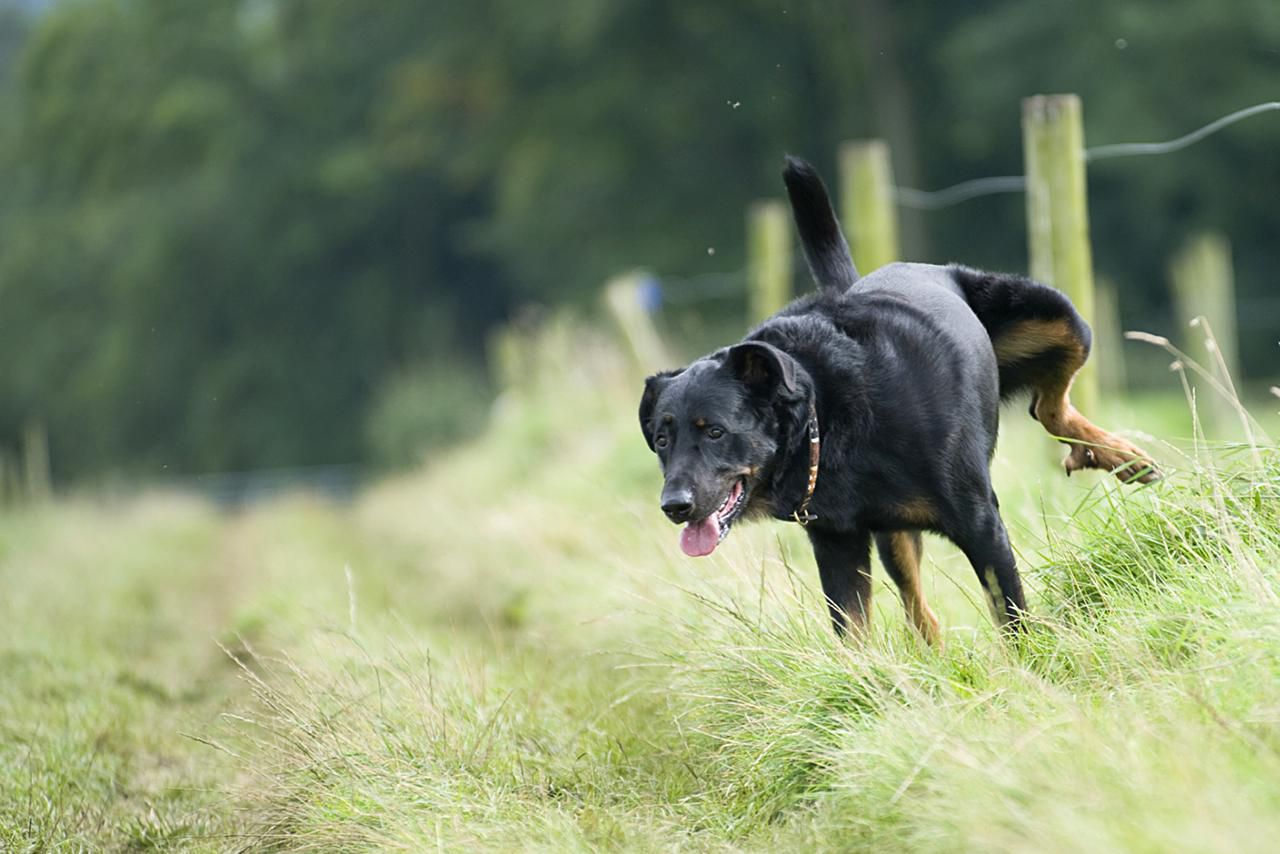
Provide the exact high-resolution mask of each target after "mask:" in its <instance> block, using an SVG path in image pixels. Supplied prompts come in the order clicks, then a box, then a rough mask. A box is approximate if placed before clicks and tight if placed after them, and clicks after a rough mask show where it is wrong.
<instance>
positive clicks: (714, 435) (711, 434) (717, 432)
mask: <svg viewBox="0 0 1280 854" xmlns="http://www.w3.org/2000/svg"><path fill="white" fill-rule="evenodd" d="M723 435H724V430H723V429H722V428H720V427H712V428H710V429H708V430H707V438H708V439H719V438H720V437H721V436H723Z"/></svg>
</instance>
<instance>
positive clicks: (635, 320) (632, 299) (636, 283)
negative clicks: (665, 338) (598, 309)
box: [604, 271, 672, 373]
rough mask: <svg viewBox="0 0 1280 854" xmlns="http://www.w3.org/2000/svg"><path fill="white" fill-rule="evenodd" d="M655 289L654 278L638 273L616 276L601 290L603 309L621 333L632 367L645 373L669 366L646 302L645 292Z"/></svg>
mask: <svg viewBox="0 0 1280 854" xmlns="http://www.w3.org/2000/svg"><path fill="white" fill-rule="evenodd" d="M654 286H655V285H654V282H653V277H652V276H650V275H649V274H647V273H644V272H641V271H634V272H631V273H624V274H622V275H620V276H615V277H614V278H612V279H610V280H609V281H608V282H607V283H606V284H605V286H604V304H605V308H606V309H607V310H608V312H609V316H610V317H612V318H613V321H614V323H615V324H616V325H617V327H618V330H619V331H620V332H621V333H622V338H623V340H624V341H625V342H626V345H627V354H628V356H629V357H630V360H631V363H632V365H633V366H635V367H637V368H639V369H640V370H641V371H643V372H645V373H649V372H652V371H656V370H660V369H662V368H669V367H671V366H672V359H671V356H670V354H668V352H667V348H666V346H665V345H663V343H662V337H661V336H660V335H659V334H658V329H657V327H655V326H654V325H653V318H652V317H651V316H650V312H649V307H648V302H647V300H646V288H652V287H654Z"/></svg>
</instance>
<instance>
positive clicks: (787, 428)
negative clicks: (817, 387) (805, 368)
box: [769, 384, 822, 525]
mask: <svg viewBox="0 0 1280 854" xmlns="http://www.w3.org/2000/svg"><path fill="white" fill-rule="evenodd" d="M805 397H806V400H805V402H804V404H802V405H795V404H793V407H794V408H792V407H788V410H789V411H788V413H787V415H784V416H782V417H781V418H780V420H779V425H778V426H779V428H780V430H779V433H780V435H779V437H778V438H779V442H778V454H777V456H776V457H775V458H774V464H773V474H772V476H771V477H770V479H769V493H770V504H771V505H772V508H771V509H772V514H773V516H774V518H776V519H784V520H787V521H792V522H799V523H800V524H801V525H807V524H808V523H809V522H811V521H813V519H815V518H817V517H816V516H814V514H813V513H812V512H811V510H810V509H809V503H810V501H811V500H812V499H813V494H814V491H815V490H816V488H817V484H818V471H819V462H820V459H821V453H822V444H821V443H822V437H821V430H820V428H819V423H818V400H817V395H816V394H815V393H814V389H813V386H812V384H809V388H808V391H807V394H806V396H805ZM797 412H799V413H802V415H800V416H797V414H796V413H797Z"/></svg>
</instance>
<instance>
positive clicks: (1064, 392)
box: [951, 267, 1160, 483]
mask: <svg viewBox="0 0 1280 854" xmlns="http://www.w3.org/2000/svg"><path fill="white" fill-rule="evenodd" d="M951 273H952V275H953V276H954V277H955V281H956V284H958V285H959V286H960V288H961V290H962V291H963V293H964V297H965V300H966V301H967V302H968V303H969V306H970V308H972V309H973V311H974V313H975V314H976V315H977V316H978V319H979V320H980V321H981V322H982V325H983V326H984V327H986V330H987V334H988V335H990V336H991V345H992V347H993V348H994V349H995V353H996V362H997V363H998V365H999V370H1000V397H1001V398H1003V399H1008V398H1010V397H1014V396H1016V395H1019V394H1024V393H1026V392H1030V393H1031V395H1032V400H1031V416H1032V417H1033V418H1035V419H1036V420H1037V421H1039V422H1040V423H1041V424H1042V425H1044V429H1045V430H1047V431H1049V434H1050V435H1051V436H1054V437H1055V438H1057V439H1058V440H1060V441H1062V442H1064V443H1066V444H1068V445H1070V446H1071V452H1070V453H1069V454H1068V455H1067V458H1066V459H1065V460H1064V461H1063V466H1064V468H1066V470H1067V474H1071V473H1072V472H1073V471H1077V470H1079V469H1083V468H1095V469H1103V470H1106V471H1111V472H1114V473H1115V475H1116V477H1118V478H1120V480H1122V481H1124V482H1126V483H1129V482H1132V481H1137V482H1139V483H1148V482H1150V481H1153V480H1159V478H1160V471H1159V469H1157V468H1156V466H1155V464H1154V463H1153V462H1152V461H1151V457H1150V455H1148V454H1147V453H1146V452H1145V451H1143V450H1142V449H1141V448H1139V447H1137V446H1135V445H1133V444H1131V443H1130V442H1127V441H1125V440H1124V439H1122V438H1120V437H1119V436H1116V435H1115V434H1113V433H1109V432H1107V431H1106V430H1103V429H1102V428H1101V427H1099V426H1097V425H1096V424H1094V423H1093V422H1091V421H1090V420H1089V419H1088V418H1086V417H1084V415H1082V414H1080V412H1079V411H1078V410H1077V409H1076V408H1075V407H1074V406H1072V405H1071V398H1070V391H1071V383H1072V381H1073V380H1074V379H1075V376H1076V374H1077V373H1078V372H1079V371H1080V368H1081V367H1083V366H1084V363H1085V360H1086V359H1087V358H1088V357H1089V348H1090V346H1091V344H1092V335H1091V333H1090V331H1089V326H1088V324H1086V323H1085V322H1084V318H1082V317H1081V316H1080V313H1079V312H1077V311H1076V309H1075V306H1073V305H1072V304H1071V301H1070V300H1069V299H1067V297H1066V295H1065V294H1063V293H1062V292H1061V291H1058V290H1055V289H1054V288H1051V287H1048V286H1046V285H1042V284H1040V283H1038V282H1033V281H1031V280H1030V279H1025V278H1022V277H1021V276H1009V275H1002V274H994V273H982V272H978V271H976V270H969V269H966V268H964V267H952V268H951Z"/></svg>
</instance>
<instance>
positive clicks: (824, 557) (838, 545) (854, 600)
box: [808, 528, 871, 637]
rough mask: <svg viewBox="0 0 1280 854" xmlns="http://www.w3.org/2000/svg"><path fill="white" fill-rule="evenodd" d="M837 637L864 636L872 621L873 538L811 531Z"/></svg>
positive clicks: (809, 530) (823, 589) (811, 540)
mask: <svg viewBox="0 0 1280 854" xmlns="http://www.w3.org/2000/svg"><path fill="white" fill-rule="evenodd" d="M808 533H809V542H810V543H812V544H813V556H814V557H815V558H817V561H818V577H819V578H821V579H822V592H823V594H824V595H825V596H826V597H827V608H828V609H829V610H830V612H831V625H832V627H833V628H834V629H835V630H836V634H837V635H839V636H841V637H843V636H844V635H845V633H846V632H850V631H852V632H853V633H855V634H858V633H861V632H862V631H863V630H864V629H865V628H866V626H867V623H868V622H869V621H870V619H871V537H870V535H869V534H867V533H866V532H865V531H853V532H848V533H837V532H833V531H816V530H814V529H813V528H809V529H808Z"/></svg>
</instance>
